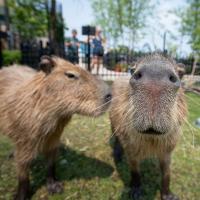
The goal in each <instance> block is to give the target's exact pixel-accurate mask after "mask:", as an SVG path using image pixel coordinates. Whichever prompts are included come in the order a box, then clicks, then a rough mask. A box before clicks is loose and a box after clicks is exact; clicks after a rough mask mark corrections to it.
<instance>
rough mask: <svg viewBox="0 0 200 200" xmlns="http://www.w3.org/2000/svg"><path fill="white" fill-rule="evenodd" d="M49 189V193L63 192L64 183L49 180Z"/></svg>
mask: <svg viewBox="0 0 200 200" xmlns="http://www.w3.org/2000/svg"><path fill="white" fill-rule="evenodd" d="M47 190H48V192H49V194H55V193H62V192H63V183H62V182H58V181H48V182H47Z"/></svg>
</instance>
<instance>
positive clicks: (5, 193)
mask: <svg viewBox="0 0 200 200" xmlns="http://www.w3.org/2000/svg"><path fill="white" fill-rule="evenodd" d="M187 100H188V104H189V118H188V119H189V120H188V123H186V125H185V127H184V133H183V136H182V139H181V141H180V142H179V144H178V146H177V148H176V150H175V152H174V156H173V160H172V177H171V180H172V181H171V188H172V191H173V192H174V193H176V194H178V195H179V196H180V199H181V200H199V199H200V129H197V128H195V127H194V125H193V122H194V120H195V119H196V118H197V117H200V97H199V96H196V95H194V94H187ZM110 135H111V132H110V123H109V119H108V115H107V114H106V115H104V116H102V117H100V118H98V119H91V118H87V117H80V116H74V118H73V120H72V122H71V123H70V125H69V126H68V127H67V128H66V129H65V132H64V134H63V137H62V143H63V144H64V146H63V148H62V149H61V154H60V156H59V157H58V162H57V173H58V176H59V179H60V180H61V181H63V182H64V193H62V194H59V195H54V196H48V193H47V191H46V187H45V173H46V166H45V162H44V160H43V158H42V157H40V158H39V159H37V160H36V161H35V163H34V165H33V167H32V176H31V184H32V187H33V188H34V191H35V193H34V195H33V199H34V200H47V199H49V200H93V199H94V200H112V199H113V200H118V199H120V200H126V199H128V195H127V194H128V190H129V188H128V187H127V184H128V182H129V178H130V177H129V171H128V167H127V165H126V162H125V160H124V162H123V163H122V164H120V165H118V167H117V169H116V167H115V166H114V163H113V159H112V156H111V147H110ZM12 150H13V146H12V144H11V143H10V142H9V140H8V139H7V138H5V137H3V136H2V135H1V136H0V200H8V199H12V198H11V197H12V195H13V192H14V190H15V187H16V184H17V182H16V173H15V166H14V162H13V159H8V156H9V154H10V152H12ZM142 181H143V192H144V198H143V199H144V200H153V199H159V188H160V172H159V167H158V163H157V161H156V160H153V159H152V160H147V161H144V162H143V163H142Z"/></svg>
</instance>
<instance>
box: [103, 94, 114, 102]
mask: <svg viewBox="0 0 200 200" xmlns="http://www.w3.org/2000/svg"><path fill="white" fill-rule="evenodd" d="M104 99H105V102H109V101H110V100H111V99H112V94H110V93H108V94H107V95H106V96H105V98H104Z"/></svg>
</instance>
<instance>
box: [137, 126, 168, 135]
mask: <svg viewBox="0 0 200 200" xmlns="http://www.w3.org/2000/svg"><path fill="white" fill-rule="evenodd" d="M140 133H141V134H148V135H163V134H165V133H164V132H161V131H158V130H156V129H154V128H148V129H146V130H144V131H140Z"/></svg>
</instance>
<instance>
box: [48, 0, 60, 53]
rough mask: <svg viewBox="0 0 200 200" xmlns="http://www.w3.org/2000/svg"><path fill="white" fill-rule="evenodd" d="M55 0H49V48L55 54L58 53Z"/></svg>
mask: <svg viewBox="0 0 200 200" xmlns="http://www.w3.org/2000/svg"><path fill="white" fill-rule="evenodd" d="M56 34H57V29H56V0H51V11H50V37H51V41H50V43H51V48H52V50H53V53H54V54H55V55H58V52H59V51H58V45H57V40H56V38H57V37H56Z"/></svg>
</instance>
